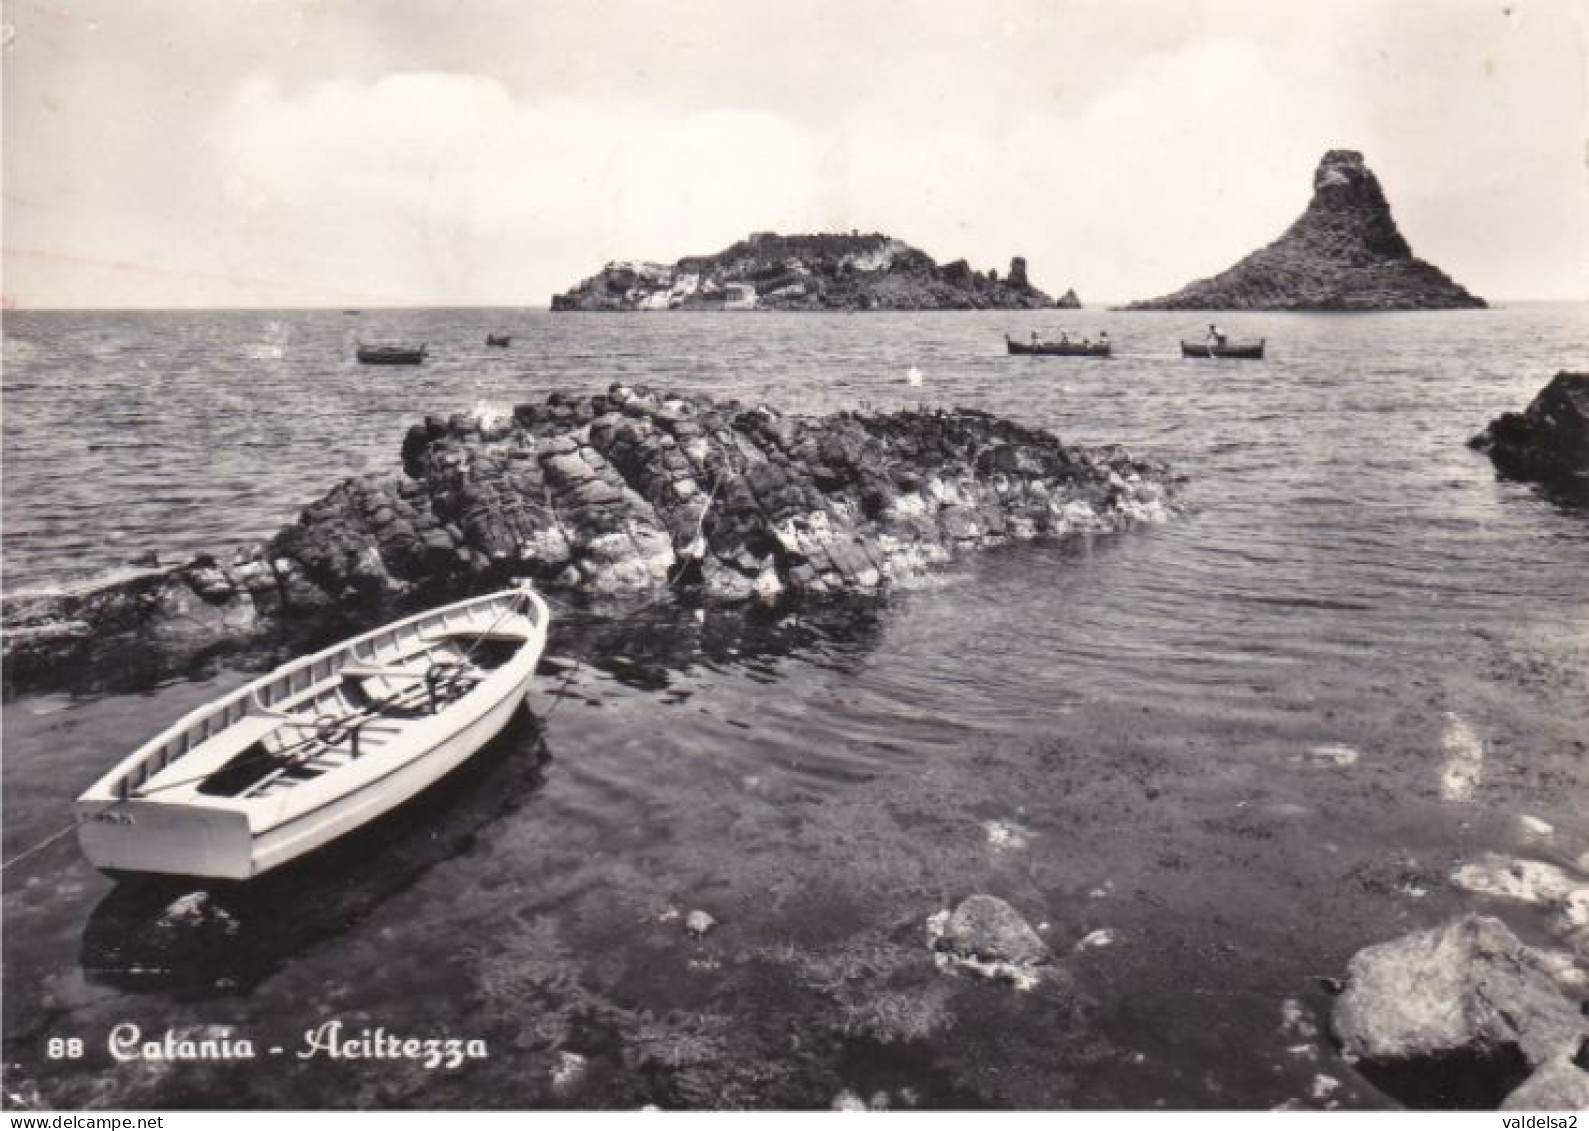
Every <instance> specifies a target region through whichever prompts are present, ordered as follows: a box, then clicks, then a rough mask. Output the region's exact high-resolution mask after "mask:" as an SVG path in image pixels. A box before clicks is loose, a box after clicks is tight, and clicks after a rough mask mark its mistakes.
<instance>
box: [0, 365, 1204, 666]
mask: <svg viewBox="0 0 1589 1131" xmlns="http://www.w3.org/2000/svg"><path fill="white" fill-rule="evenodd" d="M402 461H403V470H402V471H399V472H393V473H389V474H372V475H365V476H360V477H357V478H353V479H348V480H346V481H344V482H343V483H341V484H340V485H338V486H337V487H335V488H334V489H332V490H331V491H330V492H329V493H328V494H326V495H325V496H324V497H323V498H321V499H320V500H318V501H317V502H314V503H312V504H310V505H309V506H308V507H307V508H305V510H304V511H303V513H302V514H301V515H300V516H299V518H298V521H297V522H295V523H293V524H291V525H289V526H287V527H285V528H284V529H282V530H281V531H280V532H278V533H277V534H276V535H275V537H273V538H272V539H271V540H270V541H269V542H266V543H262V544H256V545H252V546H247V547H244V548H242V549H241V550H239V551H237V552H236V553H235V554H233V555H231V556H230V557H229V558H227V559H226V560H224V561H223V560H221V559H218V558H216V557H213V556H209V555H204V556H200V557H198V558H196V559H194V560H193V561H191V562H189V563H187V564H186V565H182V566H178V567H173V568H169V569H151V570H148V571H146V572H144V573H140V574H138V575H135V576H134V577H132V578H129V579H125V580H122V581H118V582H115V583H113V584H110V585H106V586H101V587H98V588H94V589H90V590H87V591H81V592H74V593H62V594H54V595H48V596H34V597H15V598H10V599H8V600H7V601H6V602H5V603H4V617H3V624H4V628H5V633H4V646H5V661H6V671H7V677H8V679H9V680H11V681H12V682H17V681H21V682H29V681H30V680H32V679H34V678H35V677H42V674H43V673H46V672H48V671H51V670H57V671H59V670H61V669H62V668H63V667H64V668H68V669H69V668H73V667H82V666H85V665H87V666H92V665H93V664H94V663H95V662H96V660H97V661H101V662H115V661H116V660H118V659H125V657H126V656H128V655H130V654H133V653H132V652H129V649H132V650H141V651H142V652H143V653H150V654H153V655H155V656H165V657H169V658H170V660H171V662H173V663H180V662H181V658H182V657H193V656H197V655H199V654H202V653H203V652H205V651H206V650H207V649H211V648H214V647H217V646H229V645H235V644H236V643H237V642H239V641H240V640H245V639H247V638H250V637H258V636H261V635H268V634H270V633H272V632H274V631H276V630H277V629H279V628H281V627H282V626H283V625H285V624H289V623H291V622H294V621H300V622H303V621H307V622H309V623H315V622H320V621H324V620H326V619H327V617H329V616H333V615H334V616H337V617H342V618H344V619H347V620H349V621H350V622H354V623H356V624H371V623H378V622H379V619H380V617H381V615H382V614H386V613H390V612H392V611H393V610H394V609H397V608H401V607H404V606H410V607H411V606H413V605H415V604H419V603H425V604H434V603H437V602H439V601H441V600H444V599H450V598H453V597H456V596H458V595H460V594H463V593H467V592H472V591H479V590H483V589H485V588H487V587H490V586H492V585H498V584H502V583H504V582H506V581H507V580H509V579H510V578H514V577H528V578H531V579H533V580H535V581H536V582H538V583H539V584H541V585H542V586H544V587H546V588H548V589H564V590H568V591H573V592H578V593H583V594H587V595H591V596H598V597H600V596H623V595H628V594H637V593H645V592H647V591H656V590H661V589H665V588H668V587H672V586H688V587H693V588H695V589H697V590H699V591H701V592H702V593H703V594H704V595H705V596H706V597H709V598H712V599H716V600H724V601H747V600H773V599H777V598H781V597H783V596H785V595H788V596H802V597H813V596H815V597H820V596H827V595H834V594H840V593H850V592H860V591H869V590H878V589H880V588H883V587H885V586H887V585H889V584H890V583H893V582H897V581H899V580H903V579H906V578H909V577H912V576H915V575H917V574H920V573H921V572H923V571H924V570H926V569H927V568H929V567H931V566H933V565H934V564H937V563H941V562H944V561H946V560H948V559H949V558H950V557H951V556H952V555H953V554H954V553H955V552H956V551H959V550H964V549H974V548H979V547H986V546H992V545H997V544H999V543H1002V542H1006V541H1010V540H1014V539H1026V538H1033V537H1037V536H1040V535H1065V534H1069V533H1073V532H1105V531H1113V530H1119V529H1122V528H1125V527H1129V526H1131V525H1133V524H1136V523H1141V522H1156V521H1161V520H1163V519H1165V518H1166V517H1168V515H1169V513H1170V508H1171V505H1172V499H1173V495H1174V491H1175V480H1174V477H1173V476H1172V475H1171V474H1170V473H1169V471H1168V470H1167V469H1166V468H1164V467H1163V466H1162V465H1157V464H1151V463H1146V462H1142V461H1138V460H1136V459H1133V458H1132V457H1131V456H1130V454H1129V453H1127V452H1126V451H1124V450H1123V449H1121V448H1118V447H1104V448H1090V449H1089V448H1082V447H1079V446H1067V445H1064V444H1062V443H1061V442H1060V441H1059V439H1058V438H1057V437H1056V436H1054V435H1053V434H1052V433H1049V432H1045V431H1041V430H1039V429H1035V428H1028V427H1024V426H1022V425H1019V424H1015V423H1012V422H1010V421H1007V420H1003V419H1000V418H997V417H994V416H990V415H988V414H985V413H981V412H976V411H973V410H969V409H955V410H925V409H923V410H917V411H902V412H891V413H858V412H839V413H835V414H833V415H831V416H826V417H820V418H809V417H800V416H785V415H783V414H781V413H779V412H777V411H775V410H773V409H770V408H766V407H750V406H747V405H744V404H741V403H739V402H737V401H714V400H711V399H709V398H707V397H704V396H699V395H696V396H691V397H684V396H673V395H667V394H659V393H654V392H651V391H648V390H645V389H640V388H630V387H627V386H621V385H614V386H613V387H612V388H611V389H610V390H609V391H608V392H606V393H603V394H598V395H585V396H575V395H571V394H560V393H554V394H552V395H550V396H549V397H547V398H546V399H545V400H544V401H542V402H539V403H534V404H523V405H519V406H518V407H517V408H516V409H514V410H513V412H512V413H511V414H510V413H505V412H504V413H501V414H499V415H489V414H488V415H471V416H466V415H463V414H457V415H454V416H452V417H451V418H448V419H443V418H440V417H430V418H427V420H426V421H425V422H424V423H422V424H416V425H414V426H413V427H412V428H411V429H410V430H409V432H408V435H407V437H406V438H405V439H404V441H403V445H402ZM350 627H351V625H350Z"/></svg>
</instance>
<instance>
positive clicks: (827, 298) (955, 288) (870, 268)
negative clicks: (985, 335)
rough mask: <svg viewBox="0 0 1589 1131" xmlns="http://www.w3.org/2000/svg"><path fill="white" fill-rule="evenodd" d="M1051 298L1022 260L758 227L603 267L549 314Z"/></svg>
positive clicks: (972, 305) (1020, 303) (965, 304)
mask: <svg viewBox="0 0 1589 1131" xmlns="http://www.w3.org/2000/svg"><path fill="white" fill-rule="evenodd" d="M1053 305H1054V300H1053V299H1051V298H1049V296H1048V295H1046V294H1044V293H1043V292H1042V291H1040V290H1038V289H1037V288H1036V287H1034V286H1032V285H1031V283H1030V282H1029V281H1028V279H1027V276H1026V260H1025V259H1023V258H1021V257H1019V256H1017V257H1015V258H1014V259H1012V260H1011V261H1010V273H1009V277H1008V278H1006V279H1005V280H1004V281H1003V282H1000V281H999V278H998V273H997V272H996V271H991V270H990V271H988V272H987V274H985V275H982V274H978V273H977V272H976V271H974V270H972V269H971V266H970V264H968V263H967V262H966V261H965V260H963V259H957V260H955V261H954V262H952V263H948V264H945V265H943V266H939V265H938V264H937V263H935V262H934V261H933V259H932V257H931V256H929V255H928V254H927V253H926V252H924V251H921V250H920V249H918V248H914V247H911V246H910V245H909V244H907V243H905V242H903V241H901V240H896V239H891V238H889V237H888V236H885V235H881V234H878V233H873V234H871V235H865V236H863V235H860V234H858V233H852V234H850V235H842V234H830V233H822V234H817V235H797V236H780V235H777V234H775V233H772V232H758V233H757V234H755V235H753V236H751V237H750V238H749V239H747V240H741V241H740V242H739V243H736V244H734V245H733V246H732V247H730V248H728V249H727V250H725V251H720V252H718V253H717V254H716V255H701V256H691V257H689V258H686V259H681V260H679V261H678V262H677V263H675V264H672V265H668V264H661V263H609V264H607V266H606V267H604V268H602V270H601V271H600V272H599V273H598V274H596V275H593V276H591V277H590V278H589V279H586V280H585V281H584V282H582V283H580V284H579V285H578V286H576V287H574V288H572V289H571V290H569V291H567V292H566V293H564V294H560V295H555V296H553V298H552V309H553V310H554V311H604V312H617V311H633V310H985V309H1009V310H1023V309H1037V308H1040V307H1047V306H1053Z"/></svg>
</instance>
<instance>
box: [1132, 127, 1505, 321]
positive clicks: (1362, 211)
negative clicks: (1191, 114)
mask: <svg viewBox="0 0 1589 1131" xmlns="http://www.w3.org/2000/svg"><path fill="white" fill-rule="evenodd" d="M1485 305H1487V304H1486V303H1485V301H1484V300H1483V299H1481V298H1478V297H1477V296H1475V295H1472V294H1469V293H1468V292H1467V291H1466V290H1464V289H1463V288H1462V287H1460V286H1458V285H1457V284H1456V283H1454V282H1452V280H1451V278H1450V276H1448V275H1447V274H1446V273H1445V272H1444V271H1441V270H1440V269H1439V268H1438V267H1435V266H1433V265H1432V264H1429V263H1425V262H1424V261H1423V260H1422V259H1419V258H1417V257H1416V256H1414V255H1413V253H1412V248H1411V247H1409V246H1408V245H1407V241H1406V240H1405V239H1404V238H1402V234H1401V232H1400V230H1399V229H1398V228H1397V227H1396V221H1395V219H1394V218H1393V217H1392V216H1391V213H1390V203H1389V202H1388V201H1387V200H1386V199H1385V194H1384V192H1383V191H1382V190H1381V189H1380V187H1379V179H1378V178H1377V177H1375V176H1374V174H1373V172H1372V171H1371V170H1370V169H1369V168H1368V166H1367V165H1366V164H1364V163H1363V155H1362V154H1361V153H1357V152H1354V151H1353V150H1349V149H1332V150H1330V151H1329V152H1328V153H1326V154H1325V155H1324V158H1323V160H1321V161H1320V162H1319V166H1318V169H1317V170H1316V171H1315V172H1314V174H1313V199H1312V200H1311V201H1310V202H1309V203H1308V207H1307V209H1306V211H1304V212H1303V213H1302V215H1301V216H1300V217H1298V218H1297V220H1296V221H1295V222H1294V223H1293V224H1292V225H1291V226H1290V227H1289V228H1287V229H1286V230H1285V232H1284V234H1282V235H1281V236H1280V238H1279V239H1277V240H1275V241H1274V242H1273V243H1271V244H1269V245H1268V246H1267V247H1263V248H1260V249H1259V250H1257V251H1255V252H1253V253H1252V254H1251V255H1249V256H1247V257H1246V258H1245V259H1243V260H1241V261H1240V262H1239V263H1237V264H1236V265H1235V266H1234V267H1231V268H1228V269H1227V270H1225V271H1221V272H1220V273H1219V274H1218V275H1215V276H1213V277H1212V278H1209V279H1199V280H1197V281H1196V282H1194V283H1190V284H1188V285H1187V286H1185V287H1183V288H1181V289H1180V290H1179V291H1176V292H1175V293H1174V294H1171V295H1165V296H1163V297H1162V298H1154V299H1145V300H1143V301H1140V302H1134V303H1131V304H1130V306H1128V307H1127V309H1128V310H1321V311H1365V310H1456V309H1463V308H1467V307H1483V306H1485Z"/></svg>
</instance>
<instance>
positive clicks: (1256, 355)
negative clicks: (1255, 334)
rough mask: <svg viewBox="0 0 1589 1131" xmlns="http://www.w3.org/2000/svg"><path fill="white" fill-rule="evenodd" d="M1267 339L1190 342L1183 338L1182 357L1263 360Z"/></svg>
mask: <svg viewBox="0 0 1589 1131" xmlns="http://www.w3.org/2000/svg"><path fill="white" fill-rule="evenodd" d="M1266 340H1267V339H1264V338H1259V339H1258V340H1257V341H1249V342H1231V341H1226V342H1207V341H1203V342H1189V341H1187V340H1186V339H1185V338H1182V339H1181V356H1182V357H1202V358H1228V359H1232V360H1241V361H1262V360H1263V347H1264V342H1265V341H1266Z"/></svg>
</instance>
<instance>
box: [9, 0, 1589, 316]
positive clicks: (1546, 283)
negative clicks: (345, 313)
mask: <svg viewBox="0 0 1589 1131" xmlns="http://www.w3.org/2000/svg"><path fill="white" fill-rule="evenodd" d="M4 11H5V16H4V20H5V28H4V38H5V47H4V51H5V65H4V159H5V160H4V215H3V219H4V245H5V264H4V281H3V286H4V297H5V301H6V302H7V303H8V304H10V305H14V306H315V305H331V306H363V305H370V306H375V305H383V304H412V305H434V304H453V305H477V304H479V305H485V304H507V305H518V306H525V305H530V306H541V305H545V304H546V303H547V302H548V299H549V296H550V295H551V294H552V293H553V292H554V291H559V290H563V289H565V288H566V287H568V286H569V285H571V284H573V283H575V282H576V281H578V280H579V279H581V278H583V277H585V276H587V275H590V274H592V273H593V272H595V271H596V270H597V269H598V268H600V266H601V265H602V264H603V263H604V262H606V261H607V260H609V259H617V258H648V259H658V260H664V261H672V260H674V259H677V258H678V257H680V256H683V255H687V254H696V253H703V252H710V251H715V250H718V249H720V248H722V247H724V246H726V245H727V244H729V243H731V242H733V241H734V240H736V239H738V238H740V237H742V236H744V235H746V234H747V233H749V232H751V231H758V230H776V231H818V230H848V229H850V228H860V229H861V230H863V231H873V230H879V231H884V232H887V233H889V234H891V235H894V236H897V237H899V238H901V239H904V240H907V241H909V242H911V243H914V244H916V245H918V246H920V247H922V248H924V249H926V250H927V251H928V252H929V253H931V254H932V255H934V256H936V257H937V258H938V259H939V260H940V261H944V260H949V259H954V258H959V257H965V258H967V259H969V260H970V261H971V262H972V264H973V266H976V267H979V268H986V267H989V266H996V267H998V268H999V269H1000V271H1001V272H1002V271H1003V270H1004V269H1005V267H1007V265H1008V262H1009V258H1010V256H1012V255H1017V254H1020V255H1025V256H1026V257H1027V258H1028V260H1029V262H1030V272H1031V275H1032V278H1033V281H1034V282H1036V283H1037V284H1038V285H1039V286H1042V287H1044V288H1045V289H1047V290H1049V291H1051V292H1053V293H1056V294H1057V293H1060V292H1063V291H1064V290H1065V288H1067V287H1072V286H1073V287H1075V288H1076V289H1077V290H1078V291H1079V292H1080V294H1081V296H1082V298H1083V299H1084V300H1086V301H1089V302H1098V301H1113V300H1124V299H1130V298H1142V297H1147V296H1150V295H1157V294H1161V293H1164V292H1167V291H1170V290H1174V289H1175V288H1177V287H1180V286H1181V285H1183V284H1184V283H1186V282H1188V281H1189V280H1191V279H1192V278H1195V277H1199V276H1203V275H1208V274H1211V273H1212V272H1214V271H1217V270H1220V269H1223V268H1224V267H1227V266H1229V265H1230V264H1231V263H1232V262H1234V261H1235V260H1236V259H1238V258H1239V257H1240V256H1241V255H1243V254H1245V253H1246V252H1248V251H1250V250H1252V249H1253V248H1255V247H1257V246H1259V245H1260V244H1263V243H1266V242H1267V241H1269V240H1270V239H1272V238H1273V237H1274V236H1276V235H1277V234H1279V232H1280V231H1281V230H1282V229H1283V228H1284V226H1285V225H1286V224H1287V223H1289V222H1290V221H1291V220H1292V219H1294V218H1295V216H1296V215H1297V213H1299V212H1300V211H1301V209H1302V208H1303V207H1304V206H1305V205H1306V203H1307V199H1308V196H1309V193H1310V189H1311V177H1312V172H1313V168H1314V166H1315V165H1316V164H1317V162H1318V159H1319V157H1320V156H1321V155H1322V154H1323V153H1324V151H1325V150H1326V149H1330V148H1335V147H1340V148H1351V149H1360V150H1362V151H1363V152H1364V153H1365V155H1366V156H1367V159H1368V162H1369V165H1370V167H1371V168H1372V169H1373V170H1374V171H1375V172H1376V173H1377V174H1378V175H1379V177H1380V180H1381V182H1382V184H1383V185H1384V187H1385V190H1386V193H1387V194H1388V196H1389V198H1390V201H1391V204H1392V206H1393V207H1394V209H1395V214H1396V219H1397V221H1398V222H1399V224H1400V226H1401V229H1402V232H1403V233H1404V234H1405V235H1406V236H1407V238H1408V240H1409V241H1410V242H1411V244H1412V246H1413V249H1414V250H1415V251H1416V252H1417V253H1418V254H1419V255H1421V256H1423V257H1424V258H1425V259H1428V260H1430V261H1431V262H1433V263H1435V264H1436V265H1438V266H1440V267H1442V268H1444V269H1445V270H1446V271H1448V272H1449V273H1450V274H1451V275H1452V276H1453V277H1454V278H1455V279H1456V280H1457V281H1458V282H1460V283H1462V284H1464V285H1465V286H1467V287H1469V288H1470V289H1471V290H1473V291H1475V292H1476V293H1478V294H1482V295H1485V296H1487V297H1489V298H1491V299H1492V300H1493V299H1502V300H1504V299H1508V298H1574V299H1583V298H1586V297H1589V138H1586V133H1589V131H1586V121H1589V79H1586V74H1585V68H1586V59H1589V4H1585V2H1584V0H1490V2H1485V3H1479V2H1470V0H1339V2H1326V0H1309V2H1305V3H1304V2H1300V0H1298V2H1282V0H1252V2H1248V0H1007V2H1003V3H997V2H989V0H975V2H973V0H955V2H947V0H946V2H938V0H900V2H886V0H877V2H865V0H802V2H800V3H781V2H770V0H769V2H763V3H751V2H748V0H721V2H719V0H670V2H667V3H662V2H656V0H601V2H599V3H597V2H592V0H570V2H562V0H504V2H501V3H497V2H489V0H428V2H427V0H404V2H396V0H388V2H380V3H377V2H373V0H186V2H183V0H147V2H140V0H90V2H76V0H7V3H6V5H5V9H4Z"/></svg>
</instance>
